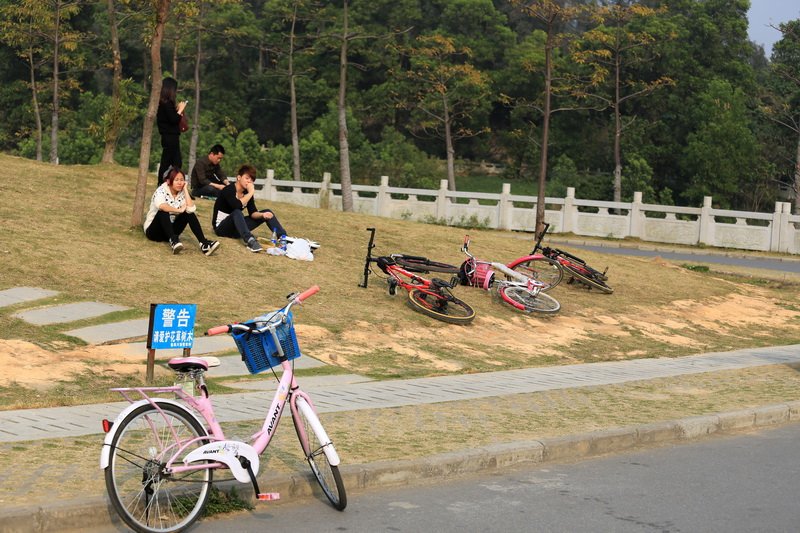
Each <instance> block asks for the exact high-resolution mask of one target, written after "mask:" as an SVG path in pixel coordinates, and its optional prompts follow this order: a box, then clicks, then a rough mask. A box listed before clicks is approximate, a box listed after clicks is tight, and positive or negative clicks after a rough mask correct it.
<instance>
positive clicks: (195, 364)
mask: <svg viewBox="0 0 800 533" xmlns="http://www.w3.org/2000/svg"><path fill="white" fill-rule="evenodd" d="M167 366H169V367H170V368H171V369H172V370H177V371H178V372H189V371H191V370H208V363H207V362H206V360H205V359H201V358H200V357H173V358H172V359H170V360H169V361H168V362H167Z"/></svg>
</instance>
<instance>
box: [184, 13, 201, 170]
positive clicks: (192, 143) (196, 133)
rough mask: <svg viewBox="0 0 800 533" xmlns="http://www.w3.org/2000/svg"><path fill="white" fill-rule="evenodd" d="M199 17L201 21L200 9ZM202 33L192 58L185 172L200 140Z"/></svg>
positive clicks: (199, 32)
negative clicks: (191, 108) (191, 110)
mask: <svg viewBox="0 0 800 533" xmlns="http://www.w3.org/2000/svg"><path fill="white" fill-rule="evenodd" d="M200 9H201V13H200V17H201V20H202V16H203V12H202V7H201V8H200ZM202 35H203V32H202V31H201V30H198V32H197V51H196V54H195V56H194V117H193V118H192V137H191V139H190V140H189V166H187V167H186V169H185V171H186V172H190V171H191V169H192V168H194V163H195V161H197V143H198V141H199V140H200V124H199V121H200V63H201V62H202V60H203V38H202Z"/></svg>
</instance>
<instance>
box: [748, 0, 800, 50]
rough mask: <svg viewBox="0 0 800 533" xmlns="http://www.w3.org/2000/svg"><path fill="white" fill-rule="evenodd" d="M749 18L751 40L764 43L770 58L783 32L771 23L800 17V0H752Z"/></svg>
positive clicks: (776, 23) (775, 24) (775, 23)
mask: <svg viewBox="0 0 800 533" xmlns="http://www.w3.org/2000/svg"><path fill="white" fill-rule="evenodd" d="M747 19H748V21H749V22H750V24H749V28H748V30H747V34H748V35H749V37H750V40H751V41H753V42H755V43H758V44H760V45H762V46H763V47H764V53H765V54H766V56H767V59H769V57H770V56H771V55H772V45H773V44H774V43H775V42H776V41H778V40H780V38H781V32H779V31H778V30H774V29H772V28H770V27H769V25H770V24H772V25H773V26H777V25H778V24H780V23H781V22H787V21H789V20H796V19H800V0H750V11H748V12H747Z"/></svg>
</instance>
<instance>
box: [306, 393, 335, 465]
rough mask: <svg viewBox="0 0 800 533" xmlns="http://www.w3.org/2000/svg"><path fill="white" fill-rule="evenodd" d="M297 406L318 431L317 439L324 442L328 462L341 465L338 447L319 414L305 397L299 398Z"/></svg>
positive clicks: (323, 446) (314, 429)
mask: <svg viewBox="0 0 800 533" xmlns="http://www.w3.org/2000/svg"><path fill="white" fill-rule="evenodd" d="M297 408H298V409H300V410H302V411H303V412H304V413H305V415H306V419H307V420H308V422H309V424H311V429H312V430H313V431H314V433H316V435H317V439H318V440H319V442H320V444H322V451H323V452H325V457H327V458H328V462H329V463H330V464H331V466H339V463H341V462H342V461H341V459H339V454H338V453H336V448H334V447H333V443H332V442H331V439H330V437H328V434H327V433H326V432H325V428H323V427H322V424H321V423H320V421H319V418H318V417H317V414H316V413H315V412H314V410H313V409H312V408H311V406H310V405H309V404H308V402H307V401H306V399H305V398H302V397H301V398H298V399H297Z"/></svg>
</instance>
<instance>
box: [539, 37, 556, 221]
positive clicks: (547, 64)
mask: <svg viewBox="0 0 800 533" xmlns="http://www.w3.org/2000/svg"><path fill="white" fill-rule="evenodd" d="M553 46H554V45H553V43H552V32H548V33H547V43H546V44H545V50H544V112H543V114H542V153H541V154H540V157H539V192H538V194H537V197H536V235H540V234H541V232H542V231H544V208H545V205H544V199H545V189H546V186H547V143H548V142H549V140H550V114H551V110H550V109H551V108H550V99H551V97H552V92H553V64H552V61H551V59H552V54H553Z"/></svg>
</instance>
